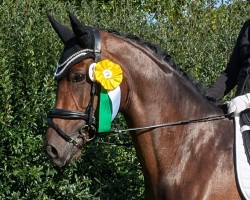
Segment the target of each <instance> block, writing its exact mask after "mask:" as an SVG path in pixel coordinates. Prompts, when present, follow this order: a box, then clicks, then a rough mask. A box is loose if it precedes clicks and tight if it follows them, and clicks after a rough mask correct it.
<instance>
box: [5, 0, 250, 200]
mask: <svg viewBox="0 0 250 200" xmlns="http://www.w3.org/2000/svg"><path fill="white" fill-rule="evenodd" d="M88 2H89V3H88ZM108 2H109V3H104V1H77V0H75V1H66V0H65V1H59V0H57V1H49V0H30V1H22V0H15V1H14V0H13V1H6V2H2V3H1V6H0V16H1V21H0V23H1V26H0V29H1V31H0V53H1V57H0V82H1V84H0V94H1V95H0V185H1V187H0V199H18V200H20V199H50V200H52V199H65V200H66V199H67V200H70V199H121V200H122V199H141V198H142V197H143V190H144V189H143V177H142V174H141V171H140V165H139V163H138V160H137V158H136V156H135V151H134V149H133V148H132V147H127V148H125V147H119V146H114V145H111V146H110V145H104V144H100V143H97V142H95V143H92V144H90V145H88V146H87V147H86V148H85V149H84V150H83V151H82V157H81V159H80V160H78V161H77V162H74V163H73V164H71V165H69V166H66V167H63V168H57V167H54V166H52V165H51V163H50V161H49V160H48V158H47V156H46V155H45V153H44V152H43V137H44V135H45V132H46V124H45V123H44V122H43V121H42V120H41V119H40V118H39V117H38V115H39V113H46V112H47V111H48V110H49V109H50V108H51V107H52V106H53V105H54V100H55V82H54V80H53V72H54V68H55V66H56V63H57V59H58V58H59V55H60V52H61V50H62V44H61V43H60V41H59V39H58V37H57V35H56V34H55V33H54V32H53V30H52V28H51V26H50V24H49V22H48V20H47V17H46V13H48V12H49V13H52V14H54V15H55V17H56V18H57V19H58V20H59V21H61V22H62V23H65V24H69V21H68V18H67V11H72V12H73V13H74V14H76V15H77V16H78V17H79V18H80V19H81V20H82V22H84V23H86V24H88V25H93V26H95V27H100V28H113V29H116V30H118V31H120V32H122V33H131V34H135V35H138V36H140V37H141V38H142V39H144V40H147V41H150V42H152V43H155V44H160V46H161V47H162V48H163V49H166V50H167V51H169V52H171V53H172V55H173V56H174V58H175V60H176V61H177V63H178V64H179V65H180V66H181V67H183V68H184V69H185V70H187V71H188V72H190V73H191V74H192V75H193V76H194V77H195V78H197V79H198V80H200V81H201V82H203V83H204V85H205V86H206V85H209V84H211V83H212V82H213V80H214V79H215V78H216V77H217V76H218V74H219V72H220V71H221V70H222V69H223V68H224V67H225V66H226V62H227V60H228V57H229V55H230V52H231V49H232V47H233V44H234V42H235V40H236V37H237V34H238V31H239V29H240V27H241V26H242V24H243V22H244V21H245V20H246V19H247V18H248V16H250V11H249V5H248V4H249V3H247V2H243V1H242V2H236V3H234V4H233V5H229V6H225V5H224V6H220V7H219V8H217V9H214V8H209V7H206V8H204V7H202V5H199V4H198V3H197V5H196V3H193V4H195V5H192V4H191V3H187V5H186V9H187V11H188V12H183V13H184V14H183V15H180V13H179V15H176V16H175V15H173V13H176V12H175V11H176V10H175V9H176V8H175V7H174V6H173V8H172V9H173V10H167V9H166V10H164V11H162V12H159V13H158V12H157V15H156V16H155V17H156V18H155V19H154V20H152V22H149V19H148V17H149V16H147V15H146V13H149V12H151V11H150V10H147V8H148V7H147V6H148V5H149V4H147V1H144V3H142V2H143V1H142V2H140V1H131V2H130V3H129V2H128V1H114V0H113V1H108ZM152 2H155V4H154V5H152V6H156V8H159V6H160V4H162V6H164V5H165V4H164V3H165V2H164V1H163V2H162V1H152ZM173 2H174V1H173ZM202 2H203V1H202ZM158 4H159V5H158ZM163 4H164V5H163ZM247 5H248V6H247ZM150 6H151V5H150ZM170 8H171V7H170ZM143 9H144V10H143ZM168 11H172V12H169V13H170V14H168ZM242 13H244V15H243V14H242ZM114 16H115V17H114ZM146 16H147V17H146ZM115 123H118V124H121V123H122V124H124V121H123V119H122V118H121V117H119V118H118V119H117V120H116V122H115ZM101 140H104V141H111V142H131V141H130V138H129V136H128V135H124V136H123V137H122V138H121V137H118V136H111V135H108V136H106V137H103V138H102V139H101ZM100 158H101V159H100Z"/></svg>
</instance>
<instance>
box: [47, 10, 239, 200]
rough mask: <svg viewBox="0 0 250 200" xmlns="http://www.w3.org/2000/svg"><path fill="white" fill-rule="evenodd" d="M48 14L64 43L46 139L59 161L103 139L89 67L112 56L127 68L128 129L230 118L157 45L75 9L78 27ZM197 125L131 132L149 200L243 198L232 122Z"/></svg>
mask: <svg viewBox="0 0 250 200" xmlns="http://www.w3.org/2000/svg"><path fill="white" fill-rule="evenodd" d="M48 16H49V19H50V22H51V24H52V26H53V28H54V30H55V31H56V32H57V34H58V35H59V37H60V39H61V40H62V42H63V43H64V45H65V48H64V50H63V53H62V55H61V58H60V60H59V63H58V67H57V70H56V72H55V77H56V80H57V83H58V84H57V96H56V103H55V107H54V108H53V109H51V110H50V111H49V113H48V122H49V127H48V129H47V133H46V138H45V141H44V147H45V150H46V152H47V154H48V155H49V156H50V158H51V160H52V162H53V163H54V164H55V165H58V166H64V165H65V164H67V163H69V162H71V161H72V160H73V159H77V158H78V157H79V156H80V151H81V149H82V148H83V146H84V145H85V144H86V143H87V142H89V141H91V140H92V139H93V138H94V137H98V134H97V130H96V122H97V121H98V117H96V112H97V111H98V109H99V108H98V103H97V102H98V100H99V95H98V94H99V93H100V84H99V83H96V82H93V81H92V80H91V79H90V77H89V68H90V66H91V64H92V63H96V62H99V61H102V60H105V59H108V60H111V61H112V62H114V63H117V64H118V65H119V66H120V67H121V68H122V71H123V80H122V83H121V84H120V90H121V99H120V106H119V111H120V112H121V113H122V114H123V116H124V118H125V120H126V123H127V125H128V127H129V128H136V127H147V126H150V125H157V124H164V123H167V122H169V123H171V122H181V121H183V122H187V120H193V119H202V118H204V119H205V118H209V117H213V116H218V115H223V112H222V110H221V109H220V108H218V107H217V106H216V105H214V104H213V103H211V102H209V101H208V100H207V99H206V98H205V97H204V95H202V93H201V92H200V91H199V90H198V89H197V87H195V85H194V84H193V82H192V81H190V80H189V79H187V77H186V75H185V73H182V72H181V71H180V70H178V67H176V65H175V63H174V62H173V61H172V59H171V57H170V56H168V55H167V54H164V53H162V51H160V50H159V49H158V48H155V47H154V46H151V47H150V45H149V44H145V43H143V42H141V41H139V40H136V39H135V38H132V37H126V36H122V35H119V34H115V33H113V32H110V31H107V30H102V29H95V28H93V27H90V26H85V25H83V24H81V23H80V21H79V20H78V19H77V18H76V17H75V16H74V15H73V14H69V18H70V21H71V27H72V29H70V28H68V27H66V26H64V25H62V24H60V23H59V22H57V21H56V20H55V19H54V17H53V16H51V15H48ZM191 122H192V121H191ZM191 122H190V123H188V122H187V123H183V124H182V123H180V124H174V123H173V124H172V125H170V126H162V127H155V128H148V129H144V130H132V131H131V137H132V141H133V145H134V147H135V150H136V154H137V156H138V159H139V161H140V164H141V166H142V171H143V175H144V183H145V192H144V193H145V194H144V196H145V199H147V200H159V199H174V200H176V199H185V200H195V199H196V200H197V199H198V200H200V199H209V200H216V199H217V200H218V199H219V200H222V199H225V200H229V199H233V200H236V199H241V195H240V193H239V192H238V190H237V182H236V179H235V173H234V157H233V149H234V134H233V133H234V128H233V121H232V120H230V119H228V118H223V119H219V120H208V121H206V120H204V121H200V122H197V123H191Z"/></svg>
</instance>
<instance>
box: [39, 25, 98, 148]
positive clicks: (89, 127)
mask: <svg viewBox="0 0 250 200" xmlns="http://www.w3.org/2000/svg"><path fill="white" fill-rule="evenodd" d="M88 29H89V31H90V32H91V33H92V34H93V36H94V49H87V50H86V52H87V51H88V50H89V52H90V53H94V56H95V62H98V61H99V60H100V54H101V36H100V32H99V30H98V29H94V28H92V27H88ZM95 95H97V83H95V82H91V91H90V100H89V103H88V106H87V108H86V110H85V111H84V112H79V111H73V110H65V109H58V108H52V109H51V110H50V111H49V112H48V114H47V117H43V118H45V119H46V121H47V122H48V125H49V127H51V128H53V129H54V130H55V131H56V133H57V134H58V135H59V136H61V137H62V138H63V139H64V140H65V141H66V142H69V143H72V144H73V145H74V146H76V147H78V148H80V149H81V148H82V145H81V144H80V141H81V140H83V143H84V142H85V143H86V142H89V141H91V140H93V139H94V138H95V137H96V134H97V131H96V118H95V113H94V97H95ZM54 118H59V119H69V120H84V121H86V124H85V125H84V126H82V127H81V128H80V129H79V130H78V131H77V132H76V133H73V134H67V133H65V132H63V131H62V130H61V129H60V128H59V127H58V125H57V124H55V123H54V122H53V119H54ZM86 132H88V133H89V135H91V137H90V138H88V136H87V135H86Z"/></svg>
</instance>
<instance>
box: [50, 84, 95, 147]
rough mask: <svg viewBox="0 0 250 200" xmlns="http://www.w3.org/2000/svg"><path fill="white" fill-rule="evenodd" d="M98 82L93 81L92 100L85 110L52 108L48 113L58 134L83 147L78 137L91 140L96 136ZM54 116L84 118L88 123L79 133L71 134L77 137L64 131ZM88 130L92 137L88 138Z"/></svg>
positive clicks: (70, 118) (72, 118)
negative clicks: (94, 106)
mask: <svg viewBox="0 0 250 200" xmlns="http://www.w3.org/2000/svg"><path fill="white" fill-rule="evenodd" d="M96 87H97V86H96V83H94V82H92V83H91V93H90V100H89V103H88V106H87V108H86V110H85V112H79V111H72V110H65V109H58V108H52V109H51V110H50V111H49V113H48V115H47V122H48V124H49V126H50V127H51V128H53V129H54V130H55V131H56V133H57V134H58V135H60V136H61V137H62V138H63V139H64V140H65V141H66V142H70V143H72V144H73V145H75V146H77V147H78V148H81V145H80V144H79V143H78V141H77V140H78V139H81V138H82V139H83V140H84V141H85V142H89V141H91V140H93V139H94V138H95V136H96V133H97V132H96V119H95V116H94V111H93V110H94V108H93V105H94V97H95V95H96ZM53 118H59V119H69V120H84V121H86V124H85V125H84V126H82V127H81V128H80V129H79V131H78V133H75V134H71V135H73V136H74V135H76V136H77V137H76V138H74V137H73V136H70V135H68V134H66V133H64V132H63V131H62V130H61V129H60V128H59V127H58V126H57V125H56V124H55V123H54V122H53V120H52V119H53ZM86 131H88V133H90V135H93V136H92V137H91V138H87V137H86V134H85V132H86Z"/></svg>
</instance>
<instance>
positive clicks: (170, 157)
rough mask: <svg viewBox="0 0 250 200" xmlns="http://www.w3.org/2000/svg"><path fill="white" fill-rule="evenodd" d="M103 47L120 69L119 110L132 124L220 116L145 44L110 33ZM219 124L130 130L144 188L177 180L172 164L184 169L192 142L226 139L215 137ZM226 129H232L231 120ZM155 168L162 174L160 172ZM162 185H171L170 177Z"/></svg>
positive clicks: (202, 144) (229, 143)
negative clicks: (183, 159) (159, 182)
mask: <svg viewBox="0 0 250 200" xmlns="http://www.w3.org/2000/svg"><path fill="white" fill-rule="evenodd" d="M104 38H105V37H104ZM104 49H105V51H104V53H103V56H104V58H108V59H111V60H113V61H114V62H116V63H118V64H120V65H121V66H122V68H123V73H124V80H123V83H122V84H121V91H122V102H121V111H122V113H123V114H124V116H125V119H126V121H127V124H128V126H129V127H130V128H133V127H143V126H150V125H155V124H161V123H167V122H173V121H182V120H188V119H195V118H198V119H199V118H202V117H208V116H211V115H217V114H219V113H220V114H221V111H219V109H218V108H217V107H215V106H214V105H212V104H211V103H209V102H208V101H207V100H206V99H205V98H203V97H202V95H201V94H199V93H198V92H197V90H196V89H195V88H194V87H193V86H192V85H191V84H190V83H189V82H188V81H187V80H185V79H184V78H182V77H181V76H180V75H179V74H178V73H177V72H176V71H175V70H174V69H173V68H171V67H170V66H169V65H168V64H167V63H165V62H163V61H161V60H159V59H158V58H157V57H156V56H155V55H154V53H152V52H150V51H149V50H147V49H145V48H144V47H142V46H140V45H138V44H136V43H134V42H131V41H125V40H123V39H122V38H119V37H116V36H114V37H110V36H109V37H106V38H105V43H104ZM117 52H122V53H121V54H118V53H117ZM221 123H223V122H219V121H217V122H211V123H199V124H188V125H182V126H171V127H164V128H157V129H152V130H146V131H141V132H132V133H131V135H132V139H133V142H134V145H135V148H136V151H137V155H138V157H139V160H140V162H141V164H142V167H143V172H144V177H145V182H146V183H147V184H146V186H149V187H150V186H152V185H154V184H156V182H157V181H159V179H164V178H167V179H168V180H171V178H174V179H176V177H177V176H176V177H175V176H174V175H175V172H174V170H173V167H171V166H172V165H173V163H175V167H176V168H177V169H179V170H180V171H181V170H185V167H184V166H185V162H190V163H191V162H192V159H193V158H191V157H189V158H187V159H186V161H185V162H184V161H183V162H181V163H180V162H179V161H180V159H182V158H183V156H184V154H185V151H184V150H187V149H188V150H187V151H190V150H191V149H193V148H194V147H193V146H192V144H193V143H192V141H197V144H198V147H197V149H194V150H193V151H194V152H196V151H198V150H199V147H200V146H203V147H204V146H205V145H207V144H206V141H208V140H210V139H211V140H212V141H213V140H217V139H219V138H220V137H224V136H225V134H221V135H220V136H218V135H217V136H216V137H215V131H214V130H215V129H218V127H220V125H221ZM227 123H228V122H227ZM227 128H228V129H229V130H228V132H230V131H231V126H230V125H229V124H228V125H227ZM217 131H218V130H217ZM224 132H225V131H224ZM204 133H206V134H204ZM214 138H215V139H214ZM223 140H224V141H225V140H230V142H228V145H231V139H228V136H226V137H224V139H223ZM199 143H200V144H199ZM180 147H181V148H180ZM225 149H226V148H225ZM183 152H184V154H183ZM225 154H226V153H225ZM194 156H195V154H194ZM195 159H197V158H195ZM169 161H171V162H169ZM176 163H177V164H176ZM159 170H160V171H161V172H162V173H164V174H162V173H159ZM175 171H176V170H175ZM162 181H166V180H162ZM166 183H167V184H170V182H169V181H166ZM152 190H155V191H156V190H157V189H156V188H153V189H152ZM156 193H157V192H156Z"/></svg>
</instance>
